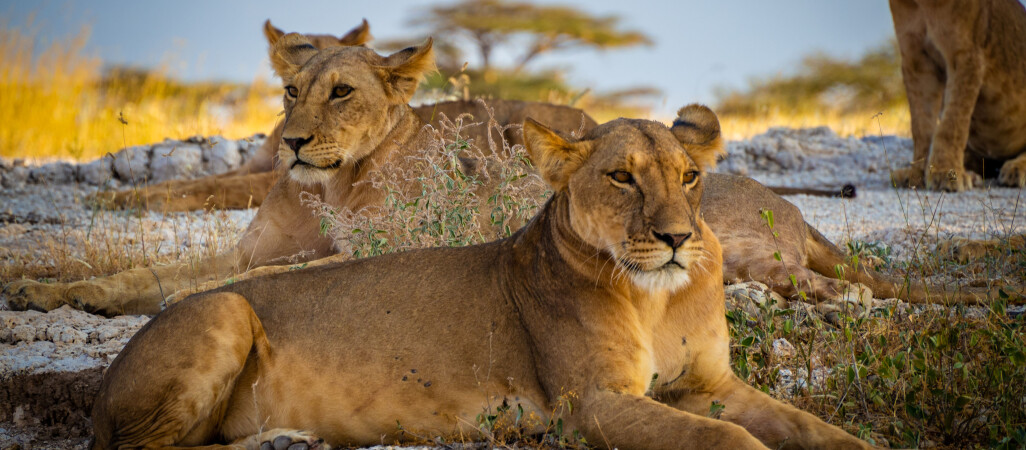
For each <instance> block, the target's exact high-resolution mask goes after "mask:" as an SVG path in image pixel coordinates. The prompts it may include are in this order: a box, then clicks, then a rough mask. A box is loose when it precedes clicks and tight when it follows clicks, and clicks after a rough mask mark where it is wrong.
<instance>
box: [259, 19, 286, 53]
mask: <svg viewBox="0 0 1026 450" xmlns="http://www.w3.org/2000/svg"><path fill="white" fill-rule="evenodd" d="M284 35H285V32H284V31H281V29H280V28H278V27H275V26H274V25H271V19H267V21H266V22H264V37H266V38H267V44H268V45H270V46H272V47H273V46H274V43H275V42H278V39H281V37H282V36H284Z"/></svg>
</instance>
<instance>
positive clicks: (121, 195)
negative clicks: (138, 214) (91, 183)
mask: <svg viewBox="0 0 1026 450" xmlns="http://www.w3.org/2000/svg"><path fill="white" fill-rule="evenodd" d="M166 198H167V194H166V193H154V192H151V189H149V188H137V189H124V190H120V191H105V192H95V193H93V194H92V195H90V196H88V197H87V204H90V205H95V206H98V207H101V208H105V209H135V208H145V209H150V210H160V209H161V208H162V206H163V205H164V200H165V199H166Z"/></svg>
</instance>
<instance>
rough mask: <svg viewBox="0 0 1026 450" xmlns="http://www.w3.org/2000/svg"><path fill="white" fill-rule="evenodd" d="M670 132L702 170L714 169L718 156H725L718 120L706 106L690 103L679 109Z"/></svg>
mask: <svg viewBox="0 0 1026 450" xmlns="http://www.w3.org/2000/svg"><path fill="white" fill-rule="evenodd" d="M670 131H671V132H673V135H674V136H675V137H676V138H677V140H678V141H680V143H681V145H683V146H684V150H685V151H686V152H687V153H688V156H690V157H691V159H692V160H694V161H695V164H698V167H701V168H702V170H711V169H713V168H715V167H716V159H717V158H718V157H719V155H722V154H726V150H725V149H724V148H723V137H722V136H721V135H720V120H719V119H718V118H716V113H714V112H713V111H712V110H711V109H709V107H708V106H705V105H699V104H697V103H692V104H690V105H688V106H685V107H683V108H681V109H680V110H679V111H677V119H676V120H674V121H673V126H672V127H670Z"/></svg>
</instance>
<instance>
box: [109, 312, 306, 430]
mask: <svg viewBox="0 0 1026 450" xmlns="http://www.w3.org/2000/svg"><path fill="white" fill-rule="evenodd" d="M169 342H177V343H178V345H176V346H175V347H176V349H175V351H174V352H169V351H167V345H168V343H169ZM249 358H256V360H255V361H253V363H256V364H261V363H266V362H268V360H269V358H270V344H269V343H268V341H267V337H266V335H265V334H264V329H263V326H262V325H261V324H260V320H259V319H258V318H257V317H256V314H255V313H254V312H253V309H252V308H251V307H250V305H249V303H248V302H246V300H245V299H244V298H243V297H241V296H239V295H236V294H229V293H217V294H208V295H204V296H201V297H196V298H192V299H190V300H189V301H185V302H182V303H179V304H177V305H174V306H172V307H171V308H169V309H168V310H167V311H165V313H164V314H161V315H160V316H158V318H156V319H154V320H153V321H151V322H150V323H149V324H147V326H146V327H144V328H143V329H142V330H141V331H140V332H139V333H138V334H137V335H136V336H135V337H134V338H133V339H132V341H131V342H129V344H128V346H126V347H125V349H124V350H123V351H122V352H121V354H120V355H119V356H118V358H117V359H116V360H115V362H114V363H113V364H111V367H110V369H108V371H107V373H106V375H105V376H104V379H103V382H102V384H101V385H100V392H99V394H98V395H97V398H96V402H95V404H94V406H93V414H92V420H93V428H94V431H95V434H96V441H95V444H94V446H93V448H94V449H103V448H117V447H119V446H129V447H143V448H160V447H167V446H174V445H182V446H189V445H200V444H203V443H207V442H212V441H216V440H218V439H219V438H220V437H221V436H220V427H221V425H222V422H223V421H224V420H225V415H226V413H227V411H226V408H227V405H228V402H229V400H230V397H231V394H232V392H233V390H234V389H235V383H236V381H237V379H238V377H239V375H240V374H241V373H242V371H243V368H244V367H245V366H246V363H247V361H248V359H249ZM261 360H264V361H261ZM140 380H144V381H142V382H140ZM251 420H252V422H253V423H252V424H251V426H252V429H253V430H254V432H256V431H258V430H259V424H258V423H257V420H258V419H257V418H256V417H255V416H254V417H252V418H251ZM282 433H283V434H286V433H290V432H284V431H283V432H282ZM265 434H266V433H265ZM266 437H268V436H264V435H260V436H250V437H248V438H243V439H240V440H238V441H236V442H237V445H236V446H235V448H254V449H258V448H260V446H261V444H263V443H264V442H260V441H261V440H263V439H264V438H266ZM295 437H296V439H299V438H300V437H299V436H298V435H297V436H295ZM270 438H271V440H273V438H274V436H270ZM302 439H306V440H308V444H309V445H314V444H316V443H317V440H316V438H314V437H312V436H308V435H304V436H303V437H302Z"/></svg>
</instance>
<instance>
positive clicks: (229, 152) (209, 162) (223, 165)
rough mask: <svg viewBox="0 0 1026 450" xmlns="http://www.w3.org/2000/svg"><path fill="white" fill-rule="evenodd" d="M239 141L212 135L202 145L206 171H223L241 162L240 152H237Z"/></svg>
mask: <svg viewBox="0 0 1026 450" xmlns="http://www.w3.org/2000/svg"><path fill="white" fill-rule="evenodd" d="M239 152H240V149H239V142H238V141H234V140H231V139H225V138H223V137H221V136H212V137H210V139H208V140H207V143H206V145H204V146H203V161H204V166H205V168H206V172H207V173H210V174H217V173H224V172H227V171H229V170H233V169H237V168H238V167H239V165H241V164H242V154H241V153H239Z"/></svg>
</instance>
